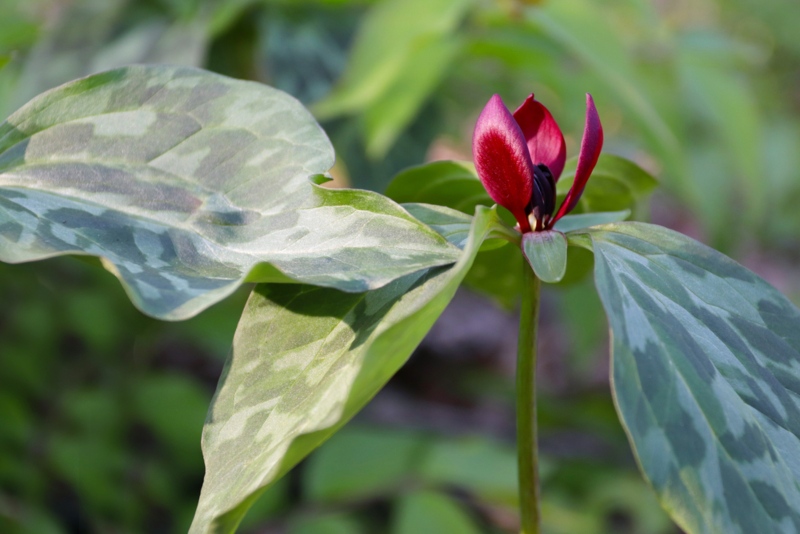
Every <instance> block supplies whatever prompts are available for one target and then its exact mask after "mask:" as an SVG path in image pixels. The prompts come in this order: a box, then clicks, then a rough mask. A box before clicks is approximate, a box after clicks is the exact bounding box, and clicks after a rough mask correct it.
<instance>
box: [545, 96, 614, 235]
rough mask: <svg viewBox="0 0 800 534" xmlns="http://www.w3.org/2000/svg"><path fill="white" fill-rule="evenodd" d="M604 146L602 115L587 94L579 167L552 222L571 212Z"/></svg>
mask: <svg viewBox="0 0 800 534" xmlns="http://www.w3.org/2000/svg"><path fill="white" fill-rule="evenodd" d="M602 148H603V125H602V124H600V116H599V115H598V114H597V108H596V107H595V106H594V100H593V99H592V95H590V94H588V93H587V94H586V125H585V126H584V128H583V139H582V140H581V153H580V154H579V155H578V168H577V169H576V170H575V181H574V182H573V183H572V188H570V190H569V193H567V197H566V198H565V199H564V202H563V203H562V204H561V207H560V208H558V213H556V216H555V217H553V219H552V222H551V226H552V224H555V222H556V221H557V220H559V219H560V218H561V217H563V216H564V215H566V214H567V213H569V212H570V211H572V210H573V208H575V205H576V204H577V203H578V200H580V198H581V195H582V194H583V189H584V188H585V187H586V182H588V181H589V176H591V175H592V171H593V170H594V166H595V165H597V158H599V157H600V150H601V149H602Z"/></svg>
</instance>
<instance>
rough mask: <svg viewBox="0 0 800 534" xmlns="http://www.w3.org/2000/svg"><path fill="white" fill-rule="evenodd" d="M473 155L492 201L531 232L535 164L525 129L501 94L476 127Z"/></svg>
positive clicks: (490, 104) (521, 227)
mask: <svg viewBox="0 0 800 534" xmlns="http://www.w3.org/2000/svg"><path fill="white" fill-rule="evenodd" d="M472 156H473V158H474V160H475V168H476V169H477V170H478V177H480V179H481V182H483V187H485V188H486V191H487V192H488V193H489V196H490V197H492V200H494V201H495V202H497V203H498V204H500V205H501V206H503V207H504V208H506V209H507V210H508V211H510V212H511V213H512V214H513V215H514V218H515V219H517V222H519V226H520V230H521V231H522V232H523V233H525V232H530V230H531V227H530V223H529V222H528V217H527V214H526V212H525V208H526V207H527V205H528V203H529V202H530V200H531V193H532V191H533V163H532V162H531V157H530V154H529V153H528V146H527V144H526V143H525V137H524V136H523V135H522V130H520V127H519V125H518V124H517V121H515V120H514V117H512V116H511V113H510V112H509V111H508V109H507V108H506V106H505V104H503V101H502V100H501V98H500V97H499V96H498V95H494V96H493V97H492V98H490V99H489V102H488V103H487V104H486V107H485V108H483V111H482V112H481V115H480V117H478V122H477V123H476V124H475V133H474V134H473V136H472Z"/></svg>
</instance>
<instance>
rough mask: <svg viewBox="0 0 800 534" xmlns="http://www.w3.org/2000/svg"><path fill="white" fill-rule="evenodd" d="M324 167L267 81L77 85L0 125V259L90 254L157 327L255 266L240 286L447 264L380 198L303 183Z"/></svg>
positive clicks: (446, 249) (382, 277)
mask: <svg viewBox="0 0 800 534" xmlns="http://www.w3.org/2000/svg"><path fill="white" fill-rule="evenodd" d="M332 164H333V151H332V149H331V147H330V144H329V142H328V139H327V138H326V136H325V134H324V133H323V132H322V130H321V129H320V128H319V126H318V125H317V124H316V123H315V122H314V120H313V119H312V118H311V116H310V115H309V114H308V112H307V111H305V110H304V109H303V107H302V106H301V105H300V104H299V103H298V102H297V101H296V100H294V99H293V98H291V97H289V96H288V95H286V94H284V93H281V92H279V91H276V90H274V89H271V88H269V87H266V86H263V85H260V84H255V83H251V82H243V81H236V80H232V79H230V78H225V77H223V76H219V75H215V74H211V73H208V72H204V71H200V70H196V69H191V68H173V67H129V68H125V69H119V70H115V71H109V72H107V73H104V74H99V75H95V76H91V77H88V78H85V79H83V80H78V81H75V82H72V83H69V84H66V85H64V86H62V87H59V88H57V89H54V90H52V91H49V92H47V93H45V94H43V95H41V96H39V97H37V98H36V99H34V100H33V101H31V102H30V103H29V104H27V105H26V106H24V107H23V108H22V109H20V110H19V111H18V112H17V113H15V114H14V115H12V116H11V117H10V118H9V119H8V121H7V122H5V123H4V124H2V125H0V186H2V187H0V259H2V260H3V261H7V262H12V263H17V262H23V261H32V260H38V259H43V258H47V257H51V256H55V255H59V254H71V253H77V254H90V255H97V256H102V257H103V258H105V259H106V260H107V263H106V265H107V267H108V268H110V270H112V272H114V274H116V275H117V276H118V277H119V278H120V280H121V281H122V282H123V285H124V286H125V289H126V291H127V292H128V294H129V295H130V297H131V300H132V301H133V302H134V304H135V305H136V306H137V307H138V308H139V309H141V310H142V311H144V312H145V313H148V314H150V315H153V316H156V317H159V318H164V319H182V318H186V317H189V316H191V315H193V314H196V313H197V312H199V311H200V310H202V309H204V308H205V307H207V306H209V305H211V304H213V303H214V302H217V301H218V300H220V299H222V298H224V297H225V296H227V295H229V294H230V293H231V292H232V291H234V290H235V289H236V287H237V286H238V285H239V284H240V283H241V282H242V281H243V280H244V279H245V277H246V276H247V275H248V273H249V272H250V270H251V269H253V268H254V267H255V266H257V265H258V264H260V263H264V262H269V263H270V265H271V269H262V270H261V271H259V272H258V273H256V275H255V276H251V277H250V280H251V281H262V280H264V279H265V278H264V277H265V276H266V275H264V273H265V272H267V273H269V276H268V277H267V279H269V280H274V279H275V277H276V276H277V278H278V279H282V280H286V277H287V276H288V277H289V278H292V279H295V280H298V281H301V282H306V283H313V284H318V285H326V286H333V287H337V288H339V289H343V290H346V291H363V290H366V289H370V288H374V287H378V286H380V285H383V284H385V283H387V282H389V281H390V280H393V279H395V278H397V277H398V276H402V275H404V274H407V273H410V272H413V271H416V270H419V269H422V268H426V267H431V266H433V265H442V264H446V263H451V262H453V261H455V259H456V258H457V248H455V247H453V246H451V245H449V244H448V243H447V241H446V240H445V239H443V238H442V237H441V236H439V235H438V234H436V233H435V232H434V231H432V230H431V229H429V228H428V227H426V226H424V225H423V224H421V223H419V222H418V221H417V220H416V219H414V218H413V217H411V216H410V215H408V213H407V212H405V211H404V210H403V209H402V208H400V207H399V206H397V205H396V204H394V203H392V202H391V201H389V200H388V199H386V198H384V197H381V196H380V195H377V194H374V193H369V192H366V191H355V190H346V191H345V190H329V189H324V188H321V187H319V186H316V185H314V184H312V183H311V182H310V181H309V179H308V178H309V176H311V175H314V174H318V173H322V172H325V171H326V170H327V169H328V168H329V167H330V166H331V165H332ZM262 267H263V266H262Z"/></svg>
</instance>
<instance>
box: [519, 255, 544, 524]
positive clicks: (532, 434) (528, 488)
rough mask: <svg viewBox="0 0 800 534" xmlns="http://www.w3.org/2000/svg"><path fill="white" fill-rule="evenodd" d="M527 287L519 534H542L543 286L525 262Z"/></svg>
mask: <svg viewBox="0 0 800 534" xmlns="http://www.w3.org/2000/svg"><path fill="white" fill-rule="evenodd" d="M522 262H523V264H524V265H523V268H524V271H525V272H524V274H523V277H524V283H523V287H522V309H521V313H520V319H519V340H518V342H517V391H516V394H517V469H518V470H519V510H520V520H521V526H520V534H539V532H540V526H539V525H540V517H539V452H538V445H537V442H536V441H537V438H536V335H537V331H538V325H539V290H540V286H541V282H540V280H539V278H538V277H537V276H536V274H534V272H533V269H531V267H530V265H528V262H527V261H526V260H525V259H524V258H523V260H522Z"/></svg>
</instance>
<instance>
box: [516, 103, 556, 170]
mask: <svg viewBox="0 0 800 534" xmlns="http://www.w3.org/2000/svg"><path fill="white" fill-rule="evenodd" d="M514 119H515V120H516V121H517V124H519V127H520V128H522V133H523V135H525V139H527V141H528V151H529V152H530V153H531V161H533V164H534V165H538V164H539V163H544V164H545V165H547V168H548V169H550V172H551V173H553V178H555V180H556V181H558V178H559V176H561V172H562V171H563V170H564V162H565V161H566V160H567V145H566V144H565V143H564V134H562V133H561V128H559V127H558V124H557V123H556V120H555V119H554V118H553V116H552V115H551V114H550V112H549V111H548V110H547V108H546V107H544V105H543V104H542V103H541V102H539V101H537V100H535V99H534V98H533V93H531V95H530V96H529V97H528V98H526V99H525V102H523V103H522V105H521V106H520V107H519V108H517V111H515V112H514Z"/></svg>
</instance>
